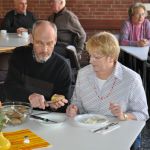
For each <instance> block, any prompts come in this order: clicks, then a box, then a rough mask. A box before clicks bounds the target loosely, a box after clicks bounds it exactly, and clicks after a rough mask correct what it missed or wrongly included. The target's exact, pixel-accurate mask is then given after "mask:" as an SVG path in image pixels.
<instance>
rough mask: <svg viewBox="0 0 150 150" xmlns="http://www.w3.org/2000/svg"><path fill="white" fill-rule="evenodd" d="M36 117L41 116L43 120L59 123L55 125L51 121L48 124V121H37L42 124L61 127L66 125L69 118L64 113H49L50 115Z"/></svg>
mask: <svg viewBox="0 0 150 150" xmlns="http://www.w3.org/2000/svg"><path fill="white" fill-rule="evenodd" d="M36 116H40V117H42V118H45V119H49V120H53V121H56V122H57V123H53V122H50V121H48V122H46V121H42V120H38V119H35V120H37V121H40V122H41V123H42V124H47V125H61V124H62V123H64V122H65V121H66V118H67V117H66V115H65V114H63V113H49V114H40V115H36Z"/></svg>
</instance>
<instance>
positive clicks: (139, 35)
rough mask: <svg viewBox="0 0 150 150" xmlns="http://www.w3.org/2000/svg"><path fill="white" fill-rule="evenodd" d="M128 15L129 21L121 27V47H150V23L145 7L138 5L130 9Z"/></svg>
mask: <svg viewBox="0 0 150 150" xmlns="http://www.w3.org/2000/svg"><path fill="white" fill-rule="evenodd" d="M128 14H129V19H128V20H127V21H125V22H124V24H123V25H122V27H121V31H120V45H125V46H140V47H143V46H147V45H148V46H150V21H149V20H148V19H146V18H145V17H146V16H147V11H146V8H145V6H144V5H143V4H142V3H136V4H134V5H132V6H131V7H130V8H129V10H128Z"/></svg>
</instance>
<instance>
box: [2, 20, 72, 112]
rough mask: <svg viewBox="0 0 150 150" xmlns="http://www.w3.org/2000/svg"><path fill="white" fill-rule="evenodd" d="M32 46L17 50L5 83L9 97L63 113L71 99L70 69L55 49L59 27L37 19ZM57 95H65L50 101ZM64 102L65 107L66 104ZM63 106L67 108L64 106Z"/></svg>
mask: <svg viewBox="0 0 150 150" xmlns="http://www.w3.org/2000/svg"><path fill="white" fill-rule="evenodd" d="M32 38H33V39H32V40H33V45H29V46H22V47H18V48H16V49H15V51H14V53H13V55H12V57H11V59H10V63H9V69H8V75H7V78H6V81H5V84H4V88H5V95H6V98H7V99H8V100H13V101H25V102H29V101H30V103H31V105H32V106H33V107H36V108H41V109H45V107H50V108H51V110H53V109H58V108H60V107H61V108H60V109H58V111H61V112H64V111H65V108H66V105H65V104H66V103H67V102H68V101H67V100H66V99H65V98H70V87H71V74H70V68H69V66H68V64H67V63H66V61H65V60H64V58H63V57H61V56H60V55H58V54H56V53H55V52H53V49H54V46H55V44H56V40H57V29H56V26H55V25H54V24H53V23H50V22H49V21H44V20H43V21H41V20H40V21H37V22H36V23H35V24H34V25H33V30H32ZM54 94H59V95H64V97H65V98H59V99H58V101H56V102H51V97H52V95H54ZM64 105H65V106H64ZM62 106H64V107H62Z"/></svg>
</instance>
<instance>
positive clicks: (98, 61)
mask: <svg viewBox="0 0 150 150" xmlns="http://www.w3.org/2000/svg"><path fill="white" fill-rule="evenodd" d="M90 63H91V64H92V66H93V69H94V71H95V73H96V74H99V73H106V72H109V71H110V70H111V69H112V68H113V66H114V59H113V58H111V57H109V56H104V55H100V54H97V53H93V54H90Z"/></svg>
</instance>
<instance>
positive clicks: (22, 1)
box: [14, 0, 27, 13]
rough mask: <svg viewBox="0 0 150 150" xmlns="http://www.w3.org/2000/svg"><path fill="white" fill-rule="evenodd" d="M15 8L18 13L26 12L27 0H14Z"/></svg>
mask: <svg viewBox="0 0 150 150" xmlns="http://www.w3.org/2000/svg"><path fill="white" fill-rule="evenodd" d="M14 4H15V9H16V11H17V12H18V13H26V10H27V0H14Z"/></svg>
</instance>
